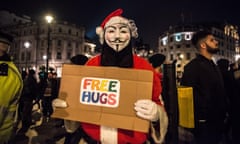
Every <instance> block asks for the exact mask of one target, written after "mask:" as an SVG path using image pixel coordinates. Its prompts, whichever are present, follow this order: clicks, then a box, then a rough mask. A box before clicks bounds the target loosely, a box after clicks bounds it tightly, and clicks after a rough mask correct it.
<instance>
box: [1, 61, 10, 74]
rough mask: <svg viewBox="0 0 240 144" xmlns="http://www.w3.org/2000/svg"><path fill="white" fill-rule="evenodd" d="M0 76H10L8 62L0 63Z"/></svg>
mask: <svg viewBox="0 0 240 144" xmlns="http://www.w3.org/2000/svg"><path fill="white" fill-rule="evenodd" d="M0 76H8V64H6V63H1V64H0Z"/></svg>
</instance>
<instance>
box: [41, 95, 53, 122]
mask: <svg viewBox="0 0 240 144" xmlns="http://www.w3.org/2000/svg"><path fill="white" fill-rule="evenodd" d="M52 100H53V99H52V97H51V96H43V98H42V109H43V111H42V112H43V115H44V116H47V117H50V116H51V115H52V113H53V107H52Z"/></svg>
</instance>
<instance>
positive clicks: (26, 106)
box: [19, 99, 33, 132]
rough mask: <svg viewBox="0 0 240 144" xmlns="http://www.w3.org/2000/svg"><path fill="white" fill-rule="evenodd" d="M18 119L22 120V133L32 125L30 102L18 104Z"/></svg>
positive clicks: (25, 101) (31, 106)
mask: <svg viewBox="0 0 240 144" xmlns="http://www.w3.org/2000/svg"><path fill="white" fill-rule="evenodd" d="M19 107H20V112H19V114H20V119H21V120H22V132H26V131H27V130H28V129H29V127H30V126H31V124H32V108H33V101H32V100H26V99H25V100H22V101H21V102H20V105H19Z"/></svg>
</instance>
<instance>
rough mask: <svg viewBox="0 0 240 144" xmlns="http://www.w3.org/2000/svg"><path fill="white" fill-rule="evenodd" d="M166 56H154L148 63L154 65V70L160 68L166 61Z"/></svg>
mask: <svg viewBox="0 0 240 144" xmlns="http://www.w3.org/2000/svg"><path fill="white" fill-rule="evenodd" d="M165 59H166V56H165V55H163V54H154V55H152V56H151V57H149V58H148V61H149V62H150V63H151V64H152V66H153V67H154V68H156V67H158V66H160V65H162V64H163V62H164V61H165Z"/></svg>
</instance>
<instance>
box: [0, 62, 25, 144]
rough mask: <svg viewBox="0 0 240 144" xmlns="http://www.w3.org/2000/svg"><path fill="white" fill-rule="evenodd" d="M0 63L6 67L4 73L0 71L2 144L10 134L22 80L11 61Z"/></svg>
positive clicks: (0, 132)
mask: <svg viewBox="0 0 240 144" xmlns="http://www.w3.org/2000/svg"><path fill="white" fill-rule="evenodd" d="M0 65H1V66H2V67H4V68H5V67H7V71H6V72H7V73H6V74H5V73H4V72H2V71H1V72H0V144H2V143H4V142H7V141H8V140H9V139H10V138H11V136H12V132H13V128H14V124H15V122H16V114H17V106H18V103H19V99H20V96H21V92H22V88H23V82H22V78H21V75H20V73H19V71H18V69H17V67H16V66H15V64H14V63H13V62H11V61H0ZM4 71H5V70H4Z"/></svg>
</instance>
